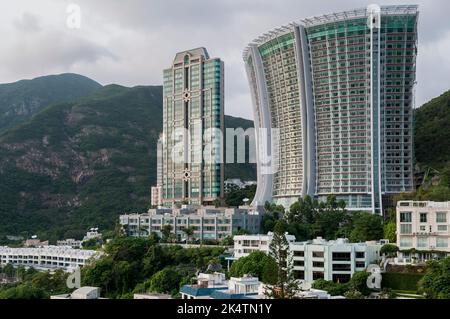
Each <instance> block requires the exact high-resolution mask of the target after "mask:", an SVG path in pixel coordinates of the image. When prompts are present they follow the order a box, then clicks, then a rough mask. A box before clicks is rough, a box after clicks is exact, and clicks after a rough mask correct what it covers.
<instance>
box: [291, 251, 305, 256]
mask: <svg viewBox="0 0 450 319" xmlns="http://www.w3.org/2000/svg"><path fill="white" fill-rule="evenodd" d="M294 257H305V252H304V251H298V250H297V251H294Z"/></svg>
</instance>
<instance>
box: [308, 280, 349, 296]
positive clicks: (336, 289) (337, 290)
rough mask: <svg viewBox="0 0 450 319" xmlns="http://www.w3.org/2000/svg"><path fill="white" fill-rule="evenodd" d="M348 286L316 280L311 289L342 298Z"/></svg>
mask: <svg viewBox="0 0 450 319" xmlns="http://www.w3.org/2000/svg"><path fill="white" fill-rule="evenodd" d="M348 286H349V285H348V284H341V283H336V282H333V281H327V280H325V279H317V280H315V281H314V282H313V284H312V288H314V289H320V290H325V291H326V292H328V293H329V294H330V295H331V296H343V295H344V294H345V293H346V292H347V291H348V290H349V287H348Z"/></svg>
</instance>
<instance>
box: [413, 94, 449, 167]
mask: <svg viewBox="0 0 450 319" xmlns="http://www.w3.org/2000/svg"><path fill="white" fill-rule="evenodd" d="M415 118H416V120H415V136H414V139H415V155H416V160H417V162H418V164H419V165H421V166H423V167H424V168H428V167H432V168H434V169H437V170H440V169H442V168H447V167H449V164H450V130H449V128H448V123H450V91H447V92H445V93H444V94H442V95H441V96H439V97H437V98H435V99H433V100H431V101H430V102H428V103H426V104H424V105H423V106H421V107H420V108H419V109H417V110H416V112H415Z"/></svg>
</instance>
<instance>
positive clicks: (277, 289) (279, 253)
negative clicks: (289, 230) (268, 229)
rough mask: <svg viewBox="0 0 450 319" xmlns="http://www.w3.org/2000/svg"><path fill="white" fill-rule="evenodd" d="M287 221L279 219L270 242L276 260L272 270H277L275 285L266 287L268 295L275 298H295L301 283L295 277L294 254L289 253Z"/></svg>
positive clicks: (272, 254)
mask: <svg viewBox="0 0 450 319" xmlns="http://www.w3.org/2000/svg"><path fill="white" fill-rule="evenodd" d="M285 234H286V223H285V222H284V221H283V220H279V221H277V223H276V224H275V227H274V231H273V238H272V241H271V242H270V246H269V249H270V255H271V256H272V257H273V259H274V260H275V265H274V267H271V268H272V271H273V270H275V271H276V272H275V274H274V275H275V276H274V277H273V281H275V283H274V284H273V285H269V286H267V287H266V295H267V296H268V297H271V298H275V299H293V298H294V297H295V294H296V292H297V291H298V290H299V288H300V287H299V284H298V282H297V280H296V279H295V277H294V267H293V256H292V254H290V253H289V242H288V241H287V239H286V236H285Z"/></svg>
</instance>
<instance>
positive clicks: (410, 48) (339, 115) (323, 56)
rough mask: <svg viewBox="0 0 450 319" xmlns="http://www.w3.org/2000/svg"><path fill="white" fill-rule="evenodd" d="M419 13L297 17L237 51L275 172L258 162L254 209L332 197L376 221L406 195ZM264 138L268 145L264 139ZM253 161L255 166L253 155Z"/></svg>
mask: <svg viewBox="0 0 450 319" xmlns="http://www.w3.org/2000/svg"><path fill="white" fill-rule="evenodd" d="M417 20H418V7H417V6H416V5H396V6H382V7H378V6H374V5H371V6H369V7H368V8H365V9H356V10H350V11H346V12H336V13H332V14H327V15H323V16H318V17H313V18H308V19H302V20H300V21H297V22H295V23H290V24H288V25H286V26H282V27H279V28H276V29H275V30H272V31H270V32H267V33H265V34H263V35H261V36H260V37H258V38H257V39H255V40H254V41H253V42H251V43H250V44H249V45H248V47H247V48H246V49H245V51H244V56H243V57H244V61H245V66H246V70H247V75H248V80H249V84H250V90H251V94H252V100H253V110H254V120H255V127H256V128H263V129H264V128H273V129H278V130H279V134H278V137H279V138H278V139H277V141H278V142H277V144H272V142H271V141H270V142H269V141H266V140H264V139H263V138H262V136H261V135H260V134H256V140H257V143H256V145H257V148H258V152H257V153H258V154H259V155H260V156H263V154H264V152H265V150H266V149H268V150H271V149H272V152H273V154H274V155H275V157H276V158H278V167H279V169H278V170H277V171H276V172H275V173H273V174H264V172H263V170H262V168H261V167H262V165H263V164H262V163H261V161H259V162H258V189H257V192H256V196H255V199H254V201H255V202H256V203H260V204H264V203H265V202H266V201H275V202H277V203H279V204H282V205H284V206H285V207H289V206H290V204H292V203H293V202H294V201H296V200H297V199H298V198H299V197H300V196H305V195H310V196H314V197H316V198H318V199H319V200H325V199H326V198H327V196H329V195H335V196H336V197H337V199H338V200H340V199H342V200H344V201H345V202H346V205H347V208H348V209H350V210H366V211H371V212H374V213H380V212H381V211H382V209H383V200H388V199H389V198H390V196H391V195H393V194H398V193H402V192H410V191H412V190H413V189H414V187H413V110H414V86H415V79H416V55H417ZM267 140H270V139H267ZM257 158H259V157H258V156H257Z"/></svg>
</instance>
